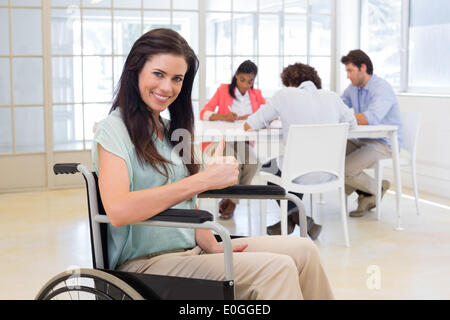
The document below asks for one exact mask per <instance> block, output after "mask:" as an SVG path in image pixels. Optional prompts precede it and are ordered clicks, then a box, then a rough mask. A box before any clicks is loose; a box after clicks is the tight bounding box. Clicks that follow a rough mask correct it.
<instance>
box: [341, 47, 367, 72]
mask: <svg viewBox="0 0 450 320" xmlns="http://www.w3.org/2000/svg"><path fill="white" fill-rule="evenodd" d="M341 62H342V63H343V64H345V65H347V64H349V63H353V64H354V65H355V66H357V67H358V69H361V66H362V65H363V64H365V65H366V67H367V74H373V65H372V61H371V60H370V58H369V56H368V55H367V54H365V53H364V51H362V50H359V49H356V50H352V51H350V52H349V53H348V54H347V55H346V56H343V57H342V58H341Z"/></svg>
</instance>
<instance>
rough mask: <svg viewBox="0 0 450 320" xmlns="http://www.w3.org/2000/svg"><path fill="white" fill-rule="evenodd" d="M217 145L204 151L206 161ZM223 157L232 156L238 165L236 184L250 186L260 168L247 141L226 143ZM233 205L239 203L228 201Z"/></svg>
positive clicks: (234, 200) (237, 201) (235, 200)
mask: <svg viewBox="0 0 450 320" xmlns="http://www.w3.org/2000/svg"><path fill="white" fill-rule="evenodd" d="M217 146H218V143H214V144H212V145H210V146H209V147H208V148H207V149H206V150H205V157H206V159H208V158H210V157H211V156H212V155H213V154H214V152H215V150H216V148H217ZM223 154H224V156H233V157H235V158H236V160H237V161H238V163H239V178H238V184H243V185H248V184H251V182H252V180H253V177H254V176H255V174H256V172H258V170H259V169H260V167H261V164H260V163H259V161H258V157H257V156H256V153H255V151H254V148H253V147H252V146H251V145H250V143H249V142H247V141H238V142H227V143H226V144H225V148H224V150H223ZM230 200H231V201H233V202H234V203H239V200H237V199H230Z"/></svg>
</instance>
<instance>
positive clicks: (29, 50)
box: [0, 0, 45, 154]
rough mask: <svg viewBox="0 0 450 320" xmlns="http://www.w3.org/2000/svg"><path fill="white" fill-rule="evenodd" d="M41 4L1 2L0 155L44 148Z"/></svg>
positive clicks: (19, 1)
mask: <svg viewBox="0 0 450 320" xmlns="http://www.w3.org/2000/svg"><path fill="white" fill-rule="evenodd" d="M41 6H42V4H41V1H24V0H14V1H9V3H8V1H6V2H5V1H3V2H0V154H2V153H4V154H5V153H6V154H17V153H35V152H44V151H45V138H44V87H43V79H44V71H43V47H42V7H41Z"/></svg>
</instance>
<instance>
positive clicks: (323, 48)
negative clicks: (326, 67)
mask: <svg viewBox="0 0 450 320" xmlns="http://www.w3.org/2000/svg"><path fill="white" fill-rule="evenodd" d="M310 43H311V50H310V52H309V53H310V54H315V55H329V54H330V53H331V26H330V16H311V35H310Z"/></svg>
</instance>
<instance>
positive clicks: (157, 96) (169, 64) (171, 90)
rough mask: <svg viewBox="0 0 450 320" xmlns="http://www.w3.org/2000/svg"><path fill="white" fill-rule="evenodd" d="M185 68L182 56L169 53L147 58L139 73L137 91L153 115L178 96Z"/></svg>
mask: <svg viewBox="0 0 450 320" xmlns="http://www.w3.org/2000/svg"><path fill="white" fill-rule="evenodd" d="M187 68H188V66H187V63H186V60H185V59H184V57H183V56H177V55H173V54H170V53H161V54H156V55H154V56H152V57H150V59H148V60H147V62H146V63H145V65H144V67H143V68H142V70H141V72H140V73H139V93H140V94H141V98H142V100H143V101H144V102H145V104H146V105H147V107H148V108H150V109H151V110H153V112H154V116H156V117H157V116H158V115H159V113H161V112H162V111H164V110H166V109H167V107H168V106H170V104H171V103H172V102H174V101H175V99H176V98H177V97H178V94H179V93H180V91H181V88H182V86H183V80H184V75H185V74H186V71H187Z"/></svg>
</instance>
